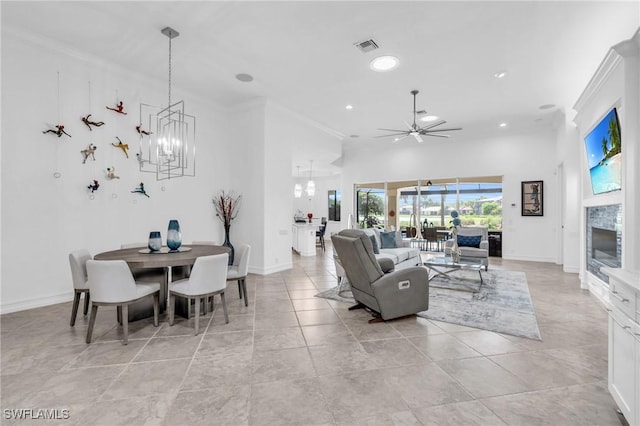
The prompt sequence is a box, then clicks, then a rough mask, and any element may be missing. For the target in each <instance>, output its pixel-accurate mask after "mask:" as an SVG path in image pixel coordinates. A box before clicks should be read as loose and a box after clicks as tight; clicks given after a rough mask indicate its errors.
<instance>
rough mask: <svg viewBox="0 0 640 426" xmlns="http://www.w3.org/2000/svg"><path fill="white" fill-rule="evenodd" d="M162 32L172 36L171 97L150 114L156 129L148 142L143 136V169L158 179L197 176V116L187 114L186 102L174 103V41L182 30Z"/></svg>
mask: <svg viewBox="0 0 640 426" xmlns="http://www.w3.org/2000/svg"><path fill="white" fill-rule="evenodd" d="M161 33H162V34H164V35H165V36H167V37H168V38H169V100H168V102H167V107H166V108H164V109H160V108H157V109H158V110H159V111H158V112H157V113H156V114H155V115H153V114H150V115H149V125H150V126H149V127H152V123H153V121H155V132H154V134H152V135H151V136H150V137H149V140H148V142H146V143H145V141H144V138H143V137H141V139H140V154H139V161H140V170H141V171H143V172H150V173H155V174H156V180H165V179H172V178H177V177H182V176H195V153H196V145H195V130H196V118H195V117H194V116H192V115H188V114H185V112H184V101H178V102H175V103H173V104H172V103H171V102H172V101H171V77H172V75H171V40H172V39H174V38H176V37H178V36H179V35H180V33H178V32H177V31H176V30H174V29H173V28H170V27H166V28H163V29H162V30H161Z"/></svg>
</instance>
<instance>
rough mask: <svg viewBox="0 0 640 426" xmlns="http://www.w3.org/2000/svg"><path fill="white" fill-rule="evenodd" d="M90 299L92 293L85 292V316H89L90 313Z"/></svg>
mask: <svg viewBox="0 0 640 426" xmlns="http://www.w3.org/2000/svg"><path fill="white" fill-rule="evenodd" d="M89 299H91V293H89V292H88V291H85V292H84V315H85V316H86V315H87V312H89Z"/></svg>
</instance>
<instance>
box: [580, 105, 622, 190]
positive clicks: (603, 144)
mask: <svg viewBox="0 0 640 426" xmlns="http://www.w3.org/2000/svg"><path fill="white" fill-rule="evenodd" d="M584 140H585V147H586V150H587V164H588V165H589V176H590V178H591V189H592V190H593V194H594V195H597V194H602V193H604V192H611V191H617V190H620V189H621V188H622V150H621V140H620V121H619V120H618V111H617V110H616V109H615V108H613V109H612V110H611V111H609V113H607V115H605V116H604V118H603V119H602V120H600V122H599V123H598V124H597V125H596V126H595V127H594V128H593V130H591V132H589V134H588V135H587V136H586V137H585V138H584Z"/></svg>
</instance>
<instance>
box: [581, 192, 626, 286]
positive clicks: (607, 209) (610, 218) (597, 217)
mask: <svg viewBox="0 0 640 426" xmlns="http://www.w3.org/2000/svg"><path fill="white" fill-rule="evenodd" d="M586 222H587V223H586V229H585V232H586V247H585V249H586V260H587V265H586V266H587V271H589V272H591V273H592V274H593V275H595V276H596V277H598V278H599V279H601V280H602V281H604V282H605V283H608V282H609V277H608V276H607V275H605V274H603V273H602V272H600V268H601V267H605V266H608V267H612V266H613V267H617V268H620V267H621V266H622V205H621V204H611V205H606V206H594V207H587V221H586ZM594 227H595V228H600V229H606V230H609V231H615V232H616V264H615V265H606V264H604V263H602V262H600V261H599V260H597V259H594V258H593V256H592V248H593V245H592V242H593V241H592V229H593V228H594Z"/></svg>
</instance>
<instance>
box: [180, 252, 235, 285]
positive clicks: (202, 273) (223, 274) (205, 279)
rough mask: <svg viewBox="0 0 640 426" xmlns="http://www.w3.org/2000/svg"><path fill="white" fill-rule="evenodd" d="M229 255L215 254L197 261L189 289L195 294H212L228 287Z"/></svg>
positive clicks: (192, 270)
mask: <svg viewBox="0 0 640 426" xmlns="http://www.w3.org/2000/svg"><path fill="white" fill-rule="evenodd" d="M228 264H229V254H228V253H223V254H214V255H211V256H202V257H199V258H197V259H196V262H195V263H194V264H193V268H192V269H191V275H189V287H190V290H191V291H192V292H193V293H200V294H205V293H212V292H215V291H219V290H224V289H225V288H226V287H227V266H228Z"/></svg>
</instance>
